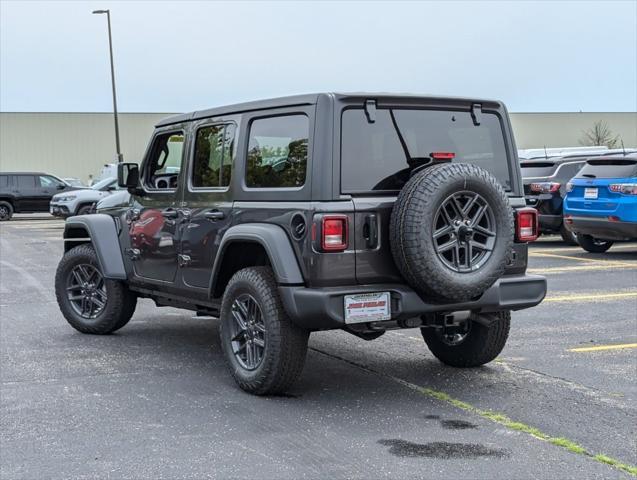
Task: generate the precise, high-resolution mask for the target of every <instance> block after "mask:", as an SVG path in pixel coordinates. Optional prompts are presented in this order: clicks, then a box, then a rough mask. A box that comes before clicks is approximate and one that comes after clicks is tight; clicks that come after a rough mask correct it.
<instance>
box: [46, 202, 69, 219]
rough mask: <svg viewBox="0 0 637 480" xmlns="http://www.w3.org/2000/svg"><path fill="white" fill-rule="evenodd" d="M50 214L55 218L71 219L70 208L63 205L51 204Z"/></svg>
mask: <svg viewBox="0 0 637 480" xmlns="http://www.w3.org/2000/svg"><path fill="white" fill-rule="evenodd" d="M49 213H50V214H51V215H53V216H55V217H70V216H71V212H70V211H69V207H68V206H67V205H63V204H56V203H51V204H50V205H49Z"/></svg>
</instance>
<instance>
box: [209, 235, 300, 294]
mask: <svg viewBox="0 0 637 480" xmlns="http://www.w3.org/2000/svg"><path fill="white" fill-rule="evenodd" d="M238 241H241V242H245V241H248V242H255V243H258V244H260V245H261V246H262V247H263V248H264V249H265V252H266V254H267V255H268V258H269V259H270V264H271V265H272V270H274V276H275V278H276V280H277V283H278V284H279V285H302V284H304V280H303V274H302V273H301V268H300V267H299V264H298V261H297V259H296V254H295V253H294V249H293V248H292V245H291V244H290V239H289V238H288V236H287V234H286V233H285V231H284V230H283V228H281V227H280V226H278V225H273V224H270V223H244V224H241V225H235V226H233V227H230V228H229V229H228V231H227V232H226V233H225V234H224V235H223V237H222V239H221V243H220V244H219V249H218V250H217V252H218V253H217V256H216V258H215V262H214V265H213V267H212V276H211V279H210V290H209V291H210V292H212V291H214V288H215V284H216V282H217V278H218V276H219V275H218V273H219V269H220V268H221V264H222V262H223V256H224V254H225V251H226V249H227V248H228V246H229V245H231V244H232V243H233V242H238Z"/></svg>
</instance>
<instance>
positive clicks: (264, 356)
mask: <svg viewBox="0 0 637 480" xmlns="http://www.w3.org/2000/svg"><path fill="white" fill-rule="evenodd" d="M118 177H119V178H118V182H119V184H120V186H122V187H125V188H127V189H128V191H129V192H130V196H129V197H127V198H126V199H125V200H123V202H122V204H121V205H119V206H115V207H114V208H113V207H110V208H109V209H108V213H98V214H95V215H80V216H75V217H71V218H69V219H68V220H67V221H66V227H65V231H64V238H65V243H64V245H65V248H64V250H65V254H64V256H63V258H62V260H61V261H60V264H59V266H58V269H57V274H56V279H55V283H56V295H57V301H58V303H59V305H60V309H61V310H62V313H63V314H64V316H65V318H66V319H67V320H68V322H69V323H70V324H71V325H72V326H73V327H74V328H76V329H77V330H79V331H80V332H83V333H92V334H108V333H111V332H114V331H115V330H117V329H119V328H122V327H123V326H124V325H125V324H126V323H127V322H128V321H129V320H130V318H131V316H132V315H133V312H134V310H135V305H136V302H137V299H138V298H150V299H153V300H154V302H155V303H156V304H157V306H172V307H178V308H185V309H189V310H193V311H196V312H197V313H198V314H200V315H211V316H214V317H218V318H219V319H220V329H219V331H220V340H221V346H222V349H223V352H224V355H225V358H226V360H227V363H228V365H229V367H230V371H231V372H232V375H233V376H234V378H235V380H236V381H237V383H238V384H239V386H240V387H241V388H242V389H244V390H246V391H248V392H251V393H255V394H273V393H281V392H284V391H285V390H286V389H288V388H289V387H290V386H291V385H292V383H293V382H294V381H295V379H296V378H297V377H298V376H299V374H300V373H301V370H302V368H303V364H304V360H305V356H306V352H307V344H308V337H309V334H310V333H311V332H312V331H317V330H330V329H342V330H345V331H347V332H349V333H351V334H353V335H356V336H358V337H360V338H362V339H365V340H373V339H375V338H378V337H379V336H381V335H383V334H384V333H385V332H386V331H387V330H391V329H398V328H419V329H420V330H421V332H422V336H423V339H424V342H425V343H426V344H427V346H428V347H429V349H430V350H431V352H432V353H433V354H434V355H435V356H436V357H437V358H438V359H440V360H441V361H442V362H444V363H446V364H448V365H453V366H455V367H475V366H478V365H483V364H485V363H487V362H490V361H491V360H493V359H494V358H496V356H497V355H498V354H499V353H500V352H501V351H502V348H503V347H504V344H505V342H506V339H507V336H508V333H509V325H510V319H511V313H510V312H511V311H513V310H520V309H523V308H528V307H532V306H534V305H537V304H538V303H540V302H541V301H542V299H543V298H544V295H545V294H546V281H545V279H544V278H543V277H539V276H532V275H526V273H525V272H526V267H527V242H528V241H531V240H534V239H535V238H536V236H537V233H538V232H537V213H536V211H535V210H534V209H531V208H527V207H526V206H525V201H524V196H523V186H522V182H521V177H520V168H519V165H518V159H517V155H516V148H515V144H514V140H513V134H512V132H511V125H510V123H509V118H508V115H507V111H506V109H505V107H504V105H503V104H502V103H500V102H495V101H487V100H476V99H462V98H437V97H423V96H410V95H391V94H334V93H322V94H315V95H303V96H294V97H287V98H281V99H274V100H264V101H258V102H251V103H244V104H239V105H233V106H228V107H221V108H215V109H211V110H204V111H197V112H192V113H188V114H184V115H178V116H175V117H171V118H168V119H165V120H163V121H162V122H160V123H159V124H158V125H157V127H156V130H155V132H154V133H153V136H152V138H151V141H150V144H149V146H148V149H147V152H146V154H145V157H144V159H143V161H142V162H141V164H140V165H139V166H138V165H136V164H132V163H123V164H120V165H119V170H118Z"/></svg>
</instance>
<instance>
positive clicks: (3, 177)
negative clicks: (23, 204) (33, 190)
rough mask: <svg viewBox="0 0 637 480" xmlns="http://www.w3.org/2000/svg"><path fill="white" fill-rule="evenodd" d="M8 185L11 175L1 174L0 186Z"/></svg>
mask: <svg viewBox="0 0 637 480" xmlns="http://www.w3.org/2000/svg"><path fill="white" fill-rule="evenodd" d="M8 186H9V176H8V175H0V187H8Z"/></svg>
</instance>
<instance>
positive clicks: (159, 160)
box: [126, 130, 185, 283]
mask: <svg viewBox="0 0 637 480" xmlns="http://www.w3.org/2000/svg"><path fill="white" fill-rule="evenodd" d="M184 138H185V136H184V132H183V130H169V131H159V132H157V133H156V134H155V136H154V138H153V141H152V143H151V146H150V149H149V150H148V153H147V156H146V159H145V160H144V162H143V164H142V167H141V171H140V183H141V191H142V193H140V194H139V195H135V196H134V198H133V202H132V203H133V207H132V208H131V209H130V210H129V211H128V212H127V217H126V223H127V225H128V233H129V236H130V248H128V249H127V250H126V254H127V255H128V256H129V258H130V259H131V260H133V266H134V271H135V275H136V276H137V277H138V278H139V279H142V280H151V281H157V282H167V283H174V281H175V277H176V274H177V267H178V263H177V262H178V258H177V253H178V240H179V235H180V231H181V227H182V225H183V222H184V218H185V217H184V214H183V211H182V210H181V208H180V203H181V195H182V190H181V185H180V175H181V164H182V157H183V151H184V145H185V143H184Z"/></svg>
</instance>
